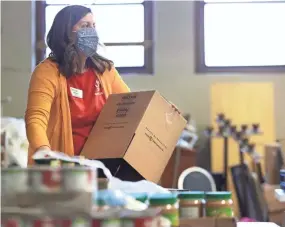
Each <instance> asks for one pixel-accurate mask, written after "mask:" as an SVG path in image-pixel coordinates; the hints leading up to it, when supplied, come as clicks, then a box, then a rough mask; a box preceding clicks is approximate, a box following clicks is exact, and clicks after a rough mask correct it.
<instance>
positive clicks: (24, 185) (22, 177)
mask: <svg viewBox="0 0 285 227" xmlns="http://www.w3.org/2000/svg"><path fill="white" fill-rule="evenodd" d="M28 176H29V175H28V171H27V169H24V168H19V167H12V168H11V167H10V168H2V169H1V192H2V193H3V195H4V194H6V195H7V194H17V193H25V192H28V191H29V180H28Z"/></svg>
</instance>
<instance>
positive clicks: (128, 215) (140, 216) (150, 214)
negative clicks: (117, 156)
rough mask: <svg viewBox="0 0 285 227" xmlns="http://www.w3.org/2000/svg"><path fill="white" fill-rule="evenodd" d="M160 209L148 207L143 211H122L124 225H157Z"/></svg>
mask: <svg viewBox="0 0 285 227" xmlns="http://www.w3.org/2000/svg"><path fill="white" fill-rule="evenodd" d="M160 211H161V210H160V209H153V208H148V209H146V210H143V211H129V210H128V211H126V212H125V213H124V211H122V213H121V216H122V217H123V221H122V227H157V226H159V219H158V217H159V215H160Z"/></svg>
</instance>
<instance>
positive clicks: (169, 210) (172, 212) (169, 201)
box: [149, 193, 179, 226]
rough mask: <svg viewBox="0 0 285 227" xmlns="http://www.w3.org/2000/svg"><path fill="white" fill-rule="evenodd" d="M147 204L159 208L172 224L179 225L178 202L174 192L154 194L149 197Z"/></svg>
mask: <svg viewBox="0 0 285 227" xmlns="http://www.w3.org/2000/svg"><path fill="white" fill-rule="evenodd" d="M149 206H150V207H152V208H160V209H161V215H162V216H163V217H165V218H167V219H168V220H170V222H171V225H172V226H179V204H178V199H177V195H175V194H171V193H170V194H154V195H152V196H151V197H150V198H149Z"/></svg>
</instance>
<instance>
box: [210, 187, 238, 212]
mask: <svg viewBox="0 0 285 227" xmlns="http://www.w3.org/2000/svg"><path fill="white" fill-rule="evenodd" d="M205 211H206V216H207V217H234V212H233V200H232V193H231V192H227V191H225V192H208V193H206V206H205Z"/></svg>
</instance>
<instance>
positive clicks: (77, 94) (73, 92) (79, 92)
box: [70, 87, 83, 99]
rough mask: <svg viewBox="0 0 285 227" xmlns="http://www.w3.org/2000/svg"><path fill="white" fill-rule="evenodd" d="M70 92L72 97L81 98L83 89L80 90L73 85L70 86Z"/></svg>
mask: <svg viewBox="0 0 285 227" xmlns="http://www.w3.org/2000/svg"><path fill="white" fill-rule="evenodd" d="M70 92H71V95H72V96H73V97H76V98H80V99H82V98H83V91H82V90H80V89H77V88H74V87H70Z"/></svg>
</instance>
